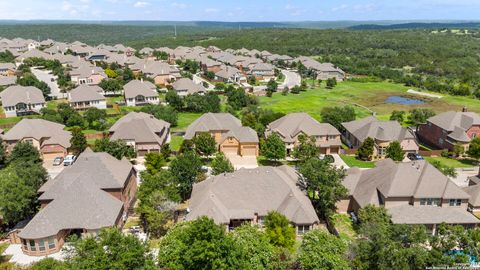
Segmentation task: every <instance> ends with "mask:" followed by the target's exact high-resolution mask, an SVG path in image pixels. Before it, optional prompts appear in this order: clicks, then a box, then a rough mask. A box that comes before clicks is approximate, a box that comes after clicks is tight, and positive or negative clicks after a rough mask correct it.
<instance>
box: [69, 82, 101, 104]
mask: <svg viewBox="0 0 480 270" xmlns="http://www.w3.org/2000/svg"><path fill="white" fill-rule="evenodd" d="M102 92H103V89H102V88H100V87H98V86H89V85H86V84H83V85H80V86H77V87H76V88H75V89H73V90H72V91H70V92H69V93H68V101H69V102H70V106H72V107H73V108H74V109H76V110H86V109H88V108H91V107H95V108H98V109H106V108H107V100H106V99H105V97H104V96H103V95H102Z"/></svg>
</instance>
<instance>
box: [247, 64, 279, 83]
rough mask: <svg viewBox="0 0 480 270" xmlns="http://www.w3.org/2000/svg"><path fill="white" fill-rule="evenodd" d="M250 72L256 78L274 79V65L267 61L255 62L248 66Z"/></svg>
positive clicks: (263, 79) (262, 79) (261, 79)
mask: <svg viewBox="0 0 480 270" xmlns="http://www.w3.org/2000/svg"><path fill="white" fill-rule="evenodd" d="M249 70H250V74H251V75H253V76H255V78H257V80H260V81H269V80H271V79H275V66H274V65H272V64H269V63H256V64H253V65H251V66H250V67H249Z"/></svg>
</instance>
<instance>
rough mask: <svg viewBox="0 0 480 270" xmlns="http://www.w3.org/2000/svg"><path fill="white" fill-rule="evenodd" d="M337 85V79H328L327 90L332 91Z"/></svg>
mask: <svg viewBox="0 0 480 270" xmlns="http://www.w3.org/2000/svg"><path fill="white" fill-rule="evenodd" d="M336 85H337V79H336V78H329V79H327V88H328V89H332V88H334V87H335V86H336Z"/></svg>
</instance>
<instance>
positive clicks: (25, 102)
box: [0, 85, 45, 117]
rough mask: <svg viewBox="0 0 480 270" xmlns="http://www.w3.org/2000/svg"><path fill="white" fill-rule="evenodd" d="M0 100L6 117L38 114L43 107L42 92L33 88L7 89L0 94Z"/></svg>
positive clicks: (13, 87)
mask: <svg viewBox="0 0 480 270" xmlns="http://www.w3.org/2000/svg"><path fill="white" fill-rule="evenodd" d="M0 99H1V101H2V107H3V111H4V112H5V116H6V117H15V116H23V115H29V114H35V113H39V112H40V110H41V109H42V108H43V107H44V106H45V98H44V97H43V93H42V91H41V90H40V89H38V88H36V87H34V86H18V85H14V86H10V87H7V88H6V89H5V90H3V91H2V92H0Z"/></svg>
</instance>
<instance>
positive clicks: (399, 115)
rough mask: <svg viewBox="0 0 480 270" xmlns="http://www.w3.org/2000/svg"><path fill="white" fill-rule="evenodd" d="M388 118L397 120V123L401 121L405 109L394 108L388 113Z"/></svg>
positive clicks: (403, 118)
mask: <svg viewBox="0 0 480 270" xmlns="http://www.w3.org/2000/svg"><path fill="white" fill-rule="evenodd" d="M390 120H391V121H397V122H399V123H403V120H405V111H397V110H394V111H393V112H392V114H391V115H390Z"/></svg>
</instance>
